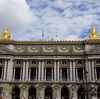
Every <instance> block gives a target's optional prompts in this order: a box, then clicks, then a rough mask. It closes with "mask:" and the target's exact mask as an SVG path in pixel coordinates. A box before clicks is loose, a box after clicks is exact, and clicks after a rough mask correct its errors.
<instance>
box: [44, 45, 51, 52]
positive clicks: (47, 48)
mask: <svg viewBox="0 0 100 99" xmlns="http://www.w3.org/2000/svg"><path fill="white" fill-rule="evenodd" d="M45 50H47V51H51V50H53V48H52V46H46V47H45Z"/></svg>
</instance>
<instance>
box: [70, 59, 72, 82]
mask: <svg viewBox="0 0 100 99" xmlns="http://www.w3.org/2000/svg"><path fill="white" fill-rule="evenodd" d="M70 81H72V61H71V60H70Z"/></svg>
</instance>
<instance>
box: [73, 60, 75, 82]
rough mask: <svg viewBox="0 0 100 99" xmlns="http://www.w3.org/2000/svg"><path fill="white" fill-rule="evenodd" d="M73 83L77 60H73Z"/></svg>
mask: <svg viewBox="0 0 100 99" xmlns="http://www.w3.org/2000/svg"><path fill="white" fill-rule="evenodd" d="M73 81H75V60H73Z"/></svg>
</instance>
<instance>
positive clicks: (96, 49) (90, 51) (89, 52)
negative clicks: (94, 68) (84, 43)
mask: <svg viewBox="0 0 100 99" xmlns="http://www.w3.org/2000/svg"><path fill="white" fill-rule="evenodd" d="M87 53H88V54H100V48H99V47H96V48H93V49H90V50H89V51H88V52H87Z"/></svg>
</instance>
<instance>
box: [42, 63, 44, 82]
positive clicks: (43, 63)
mask: <svg viewBox="0 0 100 99" xmlns="http://www.w3.org/2000/svg"><path fill="white" fill-rule="evenodd" d="M41 74H42V78H41V80H42V81H44V61H42V73H41Z"/></svg>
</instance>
